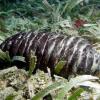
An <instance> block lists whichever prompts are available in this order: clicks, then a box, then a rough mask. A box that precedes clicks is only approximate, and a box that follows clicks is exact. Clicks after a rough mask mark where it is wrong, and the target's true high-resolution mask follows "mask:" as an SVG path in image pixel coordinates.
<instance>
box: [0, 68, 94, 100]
mask: <svg viewBox="0 0 100 100" xmlns="http://www.w3.org/2000/svg"><path fill="white" fill-rule="evenodd" d="M56 80H64V79H63V78H61V77H57V76H56ZM53 82H54V81H53V80H52V78H51V77H50V74H49V73H44V72H43V71H40V70H38V71H37V72H36V74H34V75H31V77H29V74H28V72H27V71H25V70H24V69H18V68H17V67H16V66H13V67H10V68H8V69H4V70H0V100H31V99H32V97H33V96H35V94H36V93H38V92H39V91H40V90H42V89H44V88H46V87H48V86H49V85H50V84H52V83H53ZM55 93H57V91H56V92H55V91H54V92H53V93H52V94H51V95H52V96H53V97H54V96H55ZM69 94H71V92H69ZM91 97H92V98H94V97H93V95H92V94H91V93H88V92H84V93H83V94H82V96H81V97H80V99H79V100H90V98H91ZM11 98H13V99H11ZM45 100H47V99H45ZM49 100H50V99H49ZM53 100H54V99H53ZM91 100H93V99H91ZM95 100H96V99H95Z"/></svg>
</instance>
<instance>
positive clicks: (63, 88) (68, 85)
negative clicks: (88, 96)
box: [32, 75, 98, 100]
mask: <svg viewBox="0 0 100 100" xmlns="http://www.w3.org/2000/svg"><path fill="white" fill-rule="evenodd" d="M95 79H98V78H97V77H94V76H90V75H82V76H77V77H75V78H72V79H71V80H70V81H69V82H67V81H63V82H62V81H60V82H55V83H53V84H52V85H50V86H48V87H47V88H45V89H44V90H42V91H40V92H39V93H37V94H36V96H34V97H33V98H32V100H41V98H43V97H44V96H46V95H47V94H48V93H51V92H52V91H54V90H57V89H60V90H59V91H58V94H57V96H56V100H63V99H64V97H65V95H66V94H67V93H68V92H69V91H70V90H71V89H72V88H73V87H75V86H76V85H77V84H78V83H82V82H85V81H89V80H95ZM81 92H83V89H81V90H80V91H79V90H78V91H77V92H76V94H74V95H73V96H75V97H77V96H78V95H79V94H80V93H81ZM73 96H71V97H70V98H72V97H73Z"/></svg>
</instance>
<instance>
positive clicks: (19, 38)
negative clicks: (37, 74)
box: [0, 32, 100, 78]
mask: <svg viewBox="0 0 100 100" xmlns="http://www.w3.org/2000/svg"><path fill="white" fill-rule="evenodd" d="M0 48H1V49H2V50H3V51H9V53H10V56H11V57H13V56H16V55H21V56H24V57H25V58H26V61H27V63H28V61H29V54H30V51H31V50H32V51H34V52H35V55H36V56H37V65H36V68H39V69H41V70H44V71H47V66H48V67H49V68H50V69H51V72H52V73H54V67H55V65H56V64H57V62H58V61H60V60H62V59H63V60H65V61H66V64H65V65H64V66H63V68H62V70H61V71H60V73H59V75H60V76H63V77H65V78H68V76H69V75H71V74H94V73H95V72H97V71H100V67H99V64H100V54H98V53H97V52H96V51H95V50H94V49H93V47H92V45H91V44H90V43H89V42H88V41H87V40H85V39H83V38H81V37H75V36H63V35H60V34H55V35H54V34H51V33H38V34H37V33H34V32H28V33H24V32H23V33H18V34H16V35H13V36H12V37H10V38H7V39H6V40H5V41H4V42H3V43H2V44H1V45H0Z"/></svg>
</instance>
